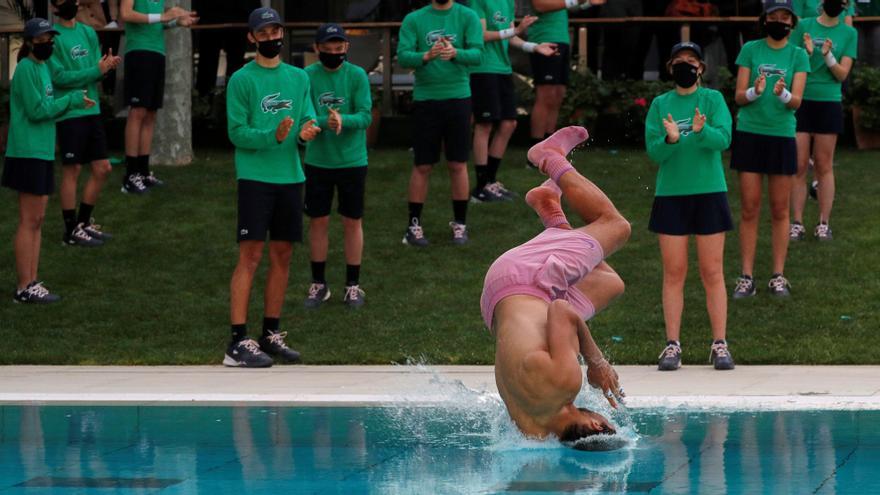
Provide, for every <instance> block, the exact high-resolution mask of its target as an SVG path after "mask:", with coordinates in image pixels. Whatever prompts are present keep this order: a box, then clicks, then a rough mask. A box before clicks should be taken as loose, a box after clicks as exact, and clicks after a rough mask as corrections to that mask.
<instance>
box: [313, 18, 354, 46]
mask: <svg viewBox="0 0 880 495" xmlns="http://www.w3.org/2000/svg"><path fill="white" fill-rule="evenodd" d="M331 40H339V41H348V36H346V35H345V29H343V28H342V26H340V25H339V24H334V23H332V22H330V23H327V24H322V25H321V27H319V28H318V32H317V33H315V43H324V42H326V41H331Z"/></svg>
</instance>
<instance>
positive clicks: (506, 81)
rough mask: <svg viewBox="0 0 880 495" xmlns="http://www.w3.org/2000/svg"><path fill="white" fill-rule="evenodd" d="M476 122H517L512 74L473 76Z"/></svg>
mask: <svg viewBox="0 0 880 495" xmlns="http://www.w3.org/2000/svg"><path fill="white" fill-rule="evenodd" d="M471 102H472V106H473V111H474V120H475V121H477V122H498V121H499V120H516V91H515V90H514V87H513V76H512V75H510V74H480V73H474V74H471Z"/></svg>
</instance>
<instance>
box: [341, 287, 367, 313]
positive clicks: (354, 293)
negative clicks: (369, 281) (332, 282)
mask: <svg viewBox="0 0 880 495" xmlns="http://www.w3.org/2000/svg"><path fill="white" fill-rule="evenodd" d="M365 295H366V293H365V292H364V290H363V289H361V286H359V285H347V286H345V295H344V296H342V302H343V303H345V305H346V306H348V307H349V308H352V309H357V308H359V307H361V306H363V305H364V302H366V301H364V296H365Z"/></svg>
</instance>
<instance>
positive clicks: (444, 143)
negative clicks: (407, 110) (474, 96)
mask: <svg viewBox="0 0 880 495" xmlns="http://www.w3.org/2000/svg"><path fill="white" fill-rule="evenodd" d="M470 143H471V99H470V98H460V99H450V100H425V101H417V102H415V105H413V153H414V154H415V163H414V165H434V164H436V163H437V162H439V161H440V152H441V151H445V152H446V161H447V162H467V161H468V154H469V153H470V149H471V148H470Z"/></svg>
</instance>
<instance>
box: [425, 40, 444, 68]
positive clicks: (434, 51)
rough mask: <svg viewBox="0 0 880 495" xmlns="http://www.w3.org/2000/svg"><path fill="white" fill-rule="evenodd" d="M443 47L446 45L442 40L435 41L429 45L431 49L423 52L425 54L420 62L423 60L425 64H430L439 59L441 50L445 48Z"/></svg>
mask: <svg viewBox="0 0 880 495" xmlns="http://www.w3.org/2000/svg"><path fill="white" fill-rule="evenodd" d="M445 46H446V45H445V43H444V40H443V39H442V38H441V39H439V40H437V41H435V42H434V44H433V45H431V49H430V50H428V51H427V52H425V54H424V55H423V56H422V60H424V61H425V62H430V61H431V60H434V59H435V58H437V57H439V56H440V54H441V53H443V49H444V48H445Z"/></svg>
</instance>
